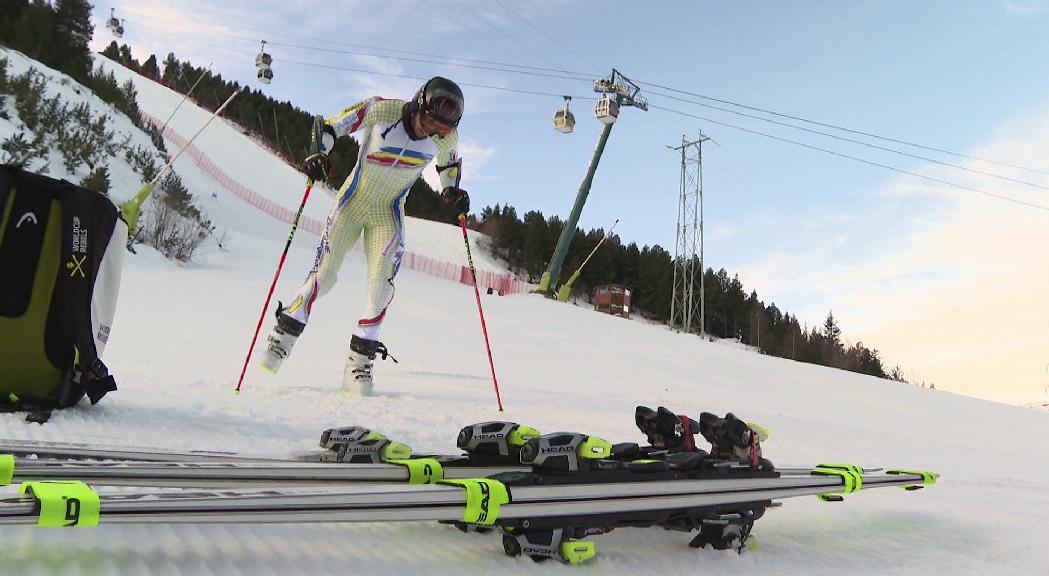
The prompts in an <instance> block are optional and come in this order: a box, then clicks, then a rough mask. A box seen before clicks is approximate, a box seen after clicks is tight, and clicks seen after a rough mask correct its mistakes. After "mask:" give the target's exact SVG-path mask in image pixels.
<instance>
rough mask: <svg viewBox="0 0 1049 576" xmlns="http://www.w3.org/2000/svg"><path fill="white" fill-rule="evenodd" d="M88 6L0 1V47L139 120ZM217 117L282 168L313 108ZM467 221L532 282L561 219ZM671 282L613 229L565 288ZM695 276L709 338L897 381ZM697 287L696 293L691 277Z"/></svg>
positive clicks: (637, 291)
mask: <svg viewBox="0 0 1049 576" xmlns="http://www.w3.org/2000/svg"><path fill="white" fill-rule="evenodd" d="M90 10H91V6H90V4H89V3H88V2H86V1H84V0H56V1H55V3H54V6H52V5H50V4H48V3H47V2H44V1H42V0H34V1H33V2H32V3H30V2H29V1H28V0H6V1H5V2H2V3H0V43H2V44H4V45H5V46H9V47H12V48H14V49H16V50H19V51H21V52H23V53H24V54H26V55H27V56H29V57H31V58H34V59H36V60H38V61H40V62H42V63H43V64H46V65H48V66H50V67H52V68H55V69H57V70H60V71H62V72H65V73H67V74H69V75H70V76H72V77H73V78H74V79H76V80H78V81H79V82H81V83H83V84H85V85H86V86H88V87H89V88H91V89H92V90H95V92H96V93H97V94H99V96H100V97H102V98H103V99H104V100H106V101H108V102H111V103H113V104H114V105H115V106H117V107H118V108H119V109H121V111H123V112H125V113H126V114H128V116H129V117H131V118H132V120H133V121H135V122H136V124H140V125H142V124H144V123H143V122H142V120H141V117H140V115H139V112H138V106H137V102H136V101H135V90H134V86H133V85H131V86H120V85H118V84H117V82H116V81H115V80H114V79H113V75H112V74H111V73H110V74H108V75H106V74H102V72H101V69H100V68H99V69H97V70H93V69H92V65H91V55H90V52H89V50H88V47H87V46H88V41H90V39H91V35H92V33H93V28H92V26H91V23H90ZM102 53H103V54H104V55H105V56H107V57H109V58H110V59H112V60H114V61H116V62H119V63H120V64H122V65H124V66H126V67H128V68H130V69H132V70H134V71H136V72H138V73H139V74H142V75H143V76H146V77H149V78H151V79H153V80H155V81H157V82H160V83H162V84H164V85H166V86H167V87H169V88H171V89H173V90H175V91H177V92H180V93H182V94H186V93H187V92H188V91H189V90H190V87H191V86H193V84H194V83H196V82H197V81H198V80H199V81H200V82H199V84H198V85H197V87H196V88H195V89H194V91H193V94H192V96H191V97H192V99H193V100H194V101H195V102H196V103H197V104H198V105H200V106H202V107H205V108H208V109H211V110H215V109H217V108H218V106H219V105H221V103H222V102H224V101H225V99H226V98H228V96H229V94H231V93H232V92H233V91H236V90H240V89H241V86H240V85H239V84H238V83H237V82H228V81H226V80H224V79H223V78H222V76H221V75H220V74H212V73H209V72H208V71H207V70H205V69H204V68H200V67H197V66H194V65H193V64H191V63H190V62H188V61H180V60H179V59H178V58H177V57H176V56H175V55H174V53H169V54H168V55H167V57H166V58H165V59H164V61H163V63H160V62H158V60H157V58H156V56H155V55H151V56H150V57H149V58H147V59H146V61H145V62H142V63H139V62H138V61H137V60H136V59H135V58H134V57H133V56H132V54H131V50H130V48H129V47H128V46H127V45H117V43H116V42H113V43H111V44H110V45H109V46H108V47H107V48H106V49H105V50H104V51H103V52H102ZM129 84H130V83H129ZM347 104H349V102H348V103H347ZM223 115H224V116H225V117H226V118H227V119H229V120H231V121H234V122H236V123H237V124H239V125H240V126H241V128H242V130H243V131H244V132H245V133H246V134H248V135H250V136H252V137H254V138H256V139H257V140H258V141H260V142H262V143H264V144H265V145H267V146H269V148H270V149H271V150H273V151H274V152H275V153H276V154H278V155H280V156H281V157H282V158H283V159H284V160H285V161H286V162H288V163H289V164H290V165H292V166H295V167H298V168H300V169H301V161H302V158H303V157H304V156H305V154H306V150H307V149H308V144H309V139H310V129H311V126H312V118H313V114H310V113H308V112H306V111H304V110H301V109H299V108H297V107H295V106H293V105H292V104H291V103H290V102H278V101H276V100H274V99H272V98H270V97H268V96H266V95H265V94H263V93H262V92H261V91H259V90H248V91H245V92H244V93H243V94H241V95H240V96H238V97H237V99H235V100H234V101H233V103H232V104H231V105H230V106H229V107H228V108H227V109H226V111H225V112H224V114H223ZM143 127H144V129H147V131H150V132H152V133H151V136H154V140H155V141H157V140H159V141H160V142H159V144H158V147H159V148H161V149H163V141H162V140H161V139H160V138H159V134H156V133H155V132H156V131H155V130H148V128H150V127H145V126H143ZM358 150H359V149H358V145H357V143H356V142H355V141H353V140H352V139H350V138H342V139H340V140H339V141H338V142H337V143H336V146H335V149H334V150H333V151H332V153H331V155H330V158H331V160H332V167H333V176H332V179H331V182H332V183H334V184H335V185H339V184H341V182H342V181H343V179H345V177H346V176H347V175H348V174H349V173H350V171H351V170H352V169H353V167H354V165H355V163H356V159H357V153H358ZM411 192H412V193H411V194H409V195H408V200H407V203H406V212H407V213H408V215H411V216H415V217H420V218H427V219H430V220H436V221H442V222H448V223H454V222H455V217H456V215H455V212H454V211H453V210H451V209H450V208H449V207H448V206H446V205H445V204H444V202H442V201H441V199H440V196H439V194H437V193H436V192H435V191H434V190H433V189H432V188H430V186H429V185H427V184H426V183H425V182H424V181H423V180H422V179H420V180H418V181H417V182H416V183H415V184H414V185H413V186H412V189H411ZM470 224H471V227H472V228H475V229H478V230H480V231H482V232H484V233H486V234H487V235H488V236H489V237H491V238H492V242H493V245H492V248H493V251H494V252H495V253H496V254H497V255H500V256H502V257H503V258H505V259H506V261H507V262H508V263H509V266H510V267H511V268H512V269H513V270H515V271H516V272H517V273H519V274H522V275H525V276H527V277H528V278H529V279H530V280H532V281H533V282H534V281H536V280H537V279H538V278H539V276H540V275H541V274H542V272H543V271H544V270H545V269H546V266H547V263H548V260H549V258H550V256H551V255H552V254H553V251H554V246H555V245H556V243H557V239H558V236H559V235H560V233H561V229H562V228H563V227H564V222H563V221H561V220H560V219H559V218H558V217H556V216H551V217H545V216H544V215H543V214H542V213H541V212H538V211H529V212H527V213H525V214H524V217H523V218H520V217H518V215H517V211H516V209H515V208H513V207H512V206H499V205H496V206H494V207H491V206H490V207H486V208H484V209H483V210H482V211H481V213H480V215H479V217H477V218H474V217H471V220H470ZM604 236H605V232H604V230H602V229H594V230H590V231H589V232H584V231H582V230H580V229H576V230H575V231H574V237H573V241H572V244H571V249H570V251H569V253H568V256H567V258H566V260H565V264H564V267H563V274H562V279H567V277H568V276H569V275H570V274H571V273H572V271H574V270H575V269H576V268H578V266H579V265H580V264H581V263H582V260H583V259H584V258H585V257H586V255H587V254H589V253H590V251H591V250H592V249H593V248H594V247H595V246H596V245H597V243H598V242H599V241H600V240H601V239H602V238H603V237H604ZM673 278H674V271H673V256H672V255H671V254H670V253H669V252H667V251H666V250H664V249H663V248H662V247H660V246H658V245H654V246H651V247H649V246H643V247H638V245H637V244H636V243H634V242H631V243H630V244H627V245H623V244H622V242H621V241H620V239H619V237H618V236H614V235H613V236H612V237H611V238H609V240H608V241H607V242H606V243H605V246H604V247H602V249H601V250H598V251H597V253H595V254H594V257H593V258H592V259H591V261H590V262H589V263H588V264H587V267H586V269H584V270H583V272H582V274H581V276H580V278H579V280H577V281H576V283H575V285H574V287H573V288H574V290H573V291H574V292H575V293H576V294H577V295H584V297H588V296H589V294H590V293H591V292H592V290H593V288H594V287H595V286H596V285H598V284H603V283H608V282H614V283H618V284H623V285H626V286H627V287H629V288H631V290H632V308H633V310H635V312H640V313H641V314H642V315H644V316H645V317H648V318H650V319H653V320H657V321H660V322H666V321H668V319H669V315H670V300H671V291H672V287H673ZM695 282H697V283H698V282H702V283H703V288H704V290H705V293H706V322H705V326H704V328H705V331H706V333H707V334H710V335H711V336H714V337H717V338H734V339H736V340H738V341H740V342H742V343H745V344H748V345H751V346H755V347H756V348H758V349H759V350H760V351H761V352H762V353H764V354H769V355H774V356H780V357H784V358H792V359H794V360H798V361H802V362H810V363H814V364H821V365H825V366H832V367H836V368H841V369H845V370H851V371H854V372H861V373H864V374H870V375H872V376H877V377H882V378H891V379H894V380H901V381H902V380H904V376H903V372H902V370H901V369H900V368H899V367H898V366H897V367H894V368H892V369H891V370H889V371H886V369H885V366H884V364H883V362H882V360H881V358H880V356H879V353H878V351H877V350H876V349H871V348H867V347H866V346H864V344H863V343H862V342H857V343H855V344H850V343H848V342H846V341H844V340H843V339H842V337H841V331H840V329H839V328H838V325H837V321H836V320H835V319H834V316H833V313H830V314H828V316H827V318H826V320H825V321H824V323H823V324H822V325H821V326H813V327H811V328H810V327H808V326H807V325H803V324H802V323H801V322H800V321H799V320H798V318H797V316H794V315H791V314H790V313H787V312H784V311H781V310H780V309H779V308H778V307H777V306H776V305H775V303H769V304H768V305H766V304H765V303H764V302H763V301H762V300H761V299H760V298H759V297H758V294H757V292H756V291H755V290H751V291H750V293H749V294H748V293H747V292H746V291H745V290H744V287H743V284H742V282H741V281H740V280H739V277H738V275H732V276H730V275H729V273H728V272H727V271H726V270H725V269H724V268H722V269H720V270H718V271H717V272H715V271H714V270H713V269H711V268H708V269H706V270H703V271H702V274H701V278H696V279H695ZM696 289H697V292H698V284H697V286H696Z"/></svg>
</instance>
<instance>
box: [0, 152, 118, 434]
mask: <svg viewBox="0 0 1049 576" xmlns="http://www.w3.org/2000/svg"><path fill="white" fill-rule="evenodd" d="M127 237H128V227H127V223H126V222H125V221H124V220H123V218H122V217H121V214H120V210H119V209H118V208H117V207H116V205H114V204H113V202H111V201H110V200H109V199H108V198H107V197H105V196H103V195H102V194H99V193H97V192H93V191H90V190H87V189H84V188H81V187H79V186H76V185H74V184H71V183H69V182H66V181H64V180H55V179H53V178H48V177H46V176H41V175H38V174H33V173H30V172H27V171H25V170H23V169H21V167H18V166H13V165H0V411H15V410H28V411H30V412H31V414H30V418H28V419H29V420H34V414H33V413H36V414H37V417H36V421H46V418H47V417H48V416H49V415H50V410H52V409H54V408H65V407H68V406H73V405H75V404H77V403H78V402H79V401H80V399H81V398H83V397H84V396H85V395H87V397H88V398H89V399H90V400H91V403H92V404H95V403H97V402H98V401H99V400H100V399H101V398H102V397H103V396H105V395H106V393H107V392H111V391H113V390H116V382H115V380H114V379H113V376H112V375H110V374H109V370H108V368H107V367H106V365H105V364H104V363H103V362H102V359H101V355H102V352H103V350H104V349H105V346H106V342H107V341H108V340H109V334H110V329H111V326H112V322H113V315H114V312H115V311H116V301H117V294H118V292H119V289H120V273H121V268H122V266H123V262H124V251H125V250H126V245H127ZM41 412H42V413H43V420H40V419H39V418H40V417H41V416H40V413H41Z"/></svg>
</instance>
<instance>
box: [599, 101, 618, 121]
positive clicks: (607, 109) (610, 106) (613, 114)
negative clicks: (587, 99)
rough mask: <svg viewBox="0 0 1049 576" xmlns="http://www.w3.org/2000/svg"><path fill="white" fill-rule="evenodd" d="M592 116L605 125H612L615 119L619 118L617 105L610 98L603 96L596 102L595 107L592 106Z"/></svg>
mask: <svg viewBox="0 0 1049 576" xmlns="http://www.w3.org/2000/svg"><path fill="white" fill-rule="evenodd" d="M594 115H595V116H597V119H598V120H600V121H601V122H603V123H605V124H614V123H615V121H616V119H617V118H619V104H617V103H616V101H615V100H614V99H613V98H612V97H611V96H608V95H605V96H604V97H603V98H599V99H598V100H597V105H595V106H594Z"/></svg>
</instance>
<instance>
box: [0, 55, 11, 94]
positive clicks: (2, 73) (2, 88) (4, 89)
mask: <svg viewBox="0 0 1049 576" xmlns="http://www.w3.org/2000/svg"><path fill="white" fill-rule="evenodd" d="M10 93H11V81H10V80H8V79H7V58H0V94H10Z"/></svg>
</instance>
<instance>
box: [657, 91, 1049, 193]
mask: <svg viewBox="0 0 1049 576" xmlns="http://www.w3.org/2000/svg"><path fill="white" fill-rule="evenodd" d="M648 107H649V108H652V109H654V110H663V111H665V112H671V113H673V114H679V115H681V116H687V117H690V118H696V119H698V120H703V121H704V122H710V123H712V124H717V125H718V126H725V127H726V128H732V129H734V130H741V131H743V132H747V133H750V134H756V135H758V136H764V137H766V138H770V139H772V140H777V141H779V142H785V143H788V144H794V145H795V146H801V147H802V148H808V149H810V150H818V151H820V152H824V153H827V154H831V155H834V156H838V157H840V158H846V159H849V160H854V161H856V162H862V163H864V164H868V165H870V166H877V167H879V168H885V169H886V170H892V171H893V172H899V173H900V174H907V175H909V176H915V177H917V178H921V179H923V180H928V181H930V182H937V183H939V184H945V185H947V186H951V187H953V188H958V189H960V190H967V191H969V192H976V193H977V194H983V195H984V196H990V197H992V198H997V199H999V200H1005V201H1008V202H1013V203H1015V204H1020V205H1023V206H1028V207H1030V208H1037V209H1039V210H1045V211H1047V212H1049V206H1044V205H1042V204H1035V203H1034V202H1027V201H1024V200H1017V199H1016V198H1010V197H1008V196H1003V195H1001V194H995V193H993V192H987V191H986V190H980V189H979V188H972V187H970V186H966V185H964V184H958V183H956V182H951V181H949V180H941V179H939V178H933V177H932V176H926V175H924V174H919V173H918V172H911V171H910V170H904V169H903V168H897V167H895V166H890V165H888V164H881V163H878V162H873V161H871V160H864V159H863V158H858V157H856V156H851V155H849V154H843V153H841V152H835V151H833V150H827V149H826V148H820V147H819V146H813V145H811V144H805V143H804V142H798V141H797V140H791V139H789V138H782V137H779V136H773V135H772V134H766V133H765V132H760V131H758V130H751V129H750V128H743V127H742V126H736V125H734V124H729V123H727V122H720V121H718V120H713V119H711V118H705V117H703V116H697V115H695V114H689V113H687V112H681V111H679V110H674V109H671V108H664V107H662V106H656V105H654V104H649V106H648Z"/></svg>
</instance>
